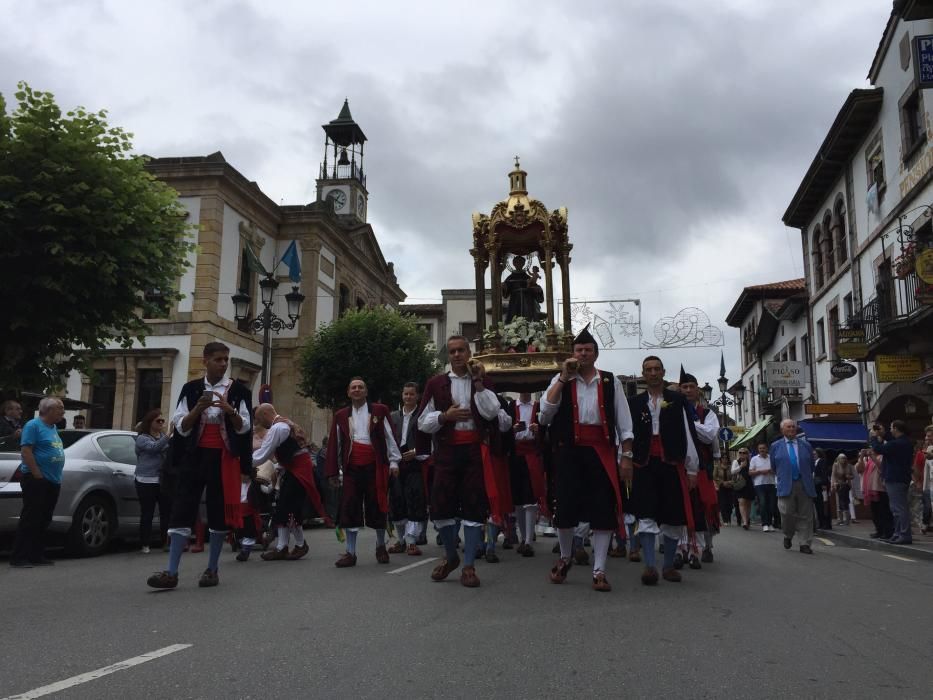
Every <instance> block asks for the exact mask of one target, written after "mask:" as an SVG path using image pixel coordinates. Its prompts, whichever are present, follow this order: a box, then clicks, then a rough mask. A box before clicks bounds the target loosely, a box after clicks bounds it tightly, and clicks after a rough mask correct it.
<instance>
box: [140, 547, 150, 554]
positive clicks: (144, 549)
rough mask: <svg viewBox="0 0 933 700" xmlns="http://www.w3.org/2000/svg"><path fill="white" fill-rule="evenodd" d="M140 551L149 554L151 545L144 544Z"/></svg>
mask: <svg viewBox="0 0 933 700" xmlns="http://www.w3.org/2000/svg"><path fill="white" fill-rule="evenodd" d="M139 551H140V552H142V553H143V554H149V547H148V546H147V545H143V547H142V549H140V550H139Z"/></svg>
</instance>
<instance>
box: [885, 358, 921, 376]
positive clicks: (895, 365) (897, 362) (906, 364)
mask: <svg viewBox="0 0 933 700" xmlns="http://www.w3.org/2000/svg"><path fill="white" fill-rule="evenodd" d="M922 372H923V361H922V360H921V359H920V358H919V357H917V356H916V355H878V356H877V357H876V358H875V375H876V376H877V378H878V381H879V382H912V381H914V380H915V379H916V378H917V377H919V376H920V374H921V373H922Z"/></svg>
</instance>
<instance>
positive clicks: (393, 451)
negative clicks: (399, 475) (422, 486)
mask: <svg viewBox="0 0 933 700" xmlns="http://www.w3.org/2000/svg"><path fill="white" fill-rule="evenodd" d="M348 423H349V426H350V440H351V441H352V442H359V443H362V444H364V445H372V444H373V443H372V440H371V439H370V437H369V404H365V403H364V404H363V405H362V406H360V407H359V408H357V407H356V406H351V407H350V420H349V421H348ZM382 429H383V432H384V433H385V436H386V458H387V459H388V460H389V469H398V463H399V462H401V461H402V453H401V452H400V451H399V449H398V443H397V442H395V434H394V433H393V432H392V424H391V423H389V419H388V418H383V419H382ZM337 439H338V441H339V440H340V431H337ZM337 448H338V454H339V449H340V444H339V442H338V444H337ZM350 449H351V450H352V449H353V448H352V447H351V448H350Z"/></svg>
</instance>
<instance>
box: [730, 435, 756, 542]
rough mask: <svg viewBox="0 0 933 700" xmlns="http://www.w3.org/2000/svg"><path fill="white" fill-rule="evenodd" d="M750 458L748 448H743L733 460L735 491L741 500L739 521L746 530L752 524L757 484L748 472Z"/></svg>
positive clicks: (732, 470)
mask: <svg viewBox="0 0 933 700" xmlns="http://www.w3.org/2000/svg"><path fill="white" fill-rule="evenodd" d="M748 467H749V459H748V450H746V449H741V450H739V452H738V455H737V456H736V458H735V461H733V462H732V469H731V470H730V471H731V472H732V486H733V491H735V497H736V498H737V499H738V500H739V515H740V516H741V519H742V521H741V522H740V523H739V524H740V525H741V526H742V527H743V528H745V529H746V530H747V529H748V526H749V525H750V524H751V509H752V501H753V500H754V498H755V486H754V484H752V477H751V476H750V475H749V473H748Z"/></svg>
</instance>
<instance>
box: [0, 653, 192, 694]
mask: <svg viewBox="0 0 933 700" xmlns="http://www.w3.org/2000/svg"><path fill="white" fill-rule="evenodd" d="M190 646H191V645H190V644H172V645H171V646H168V647H163V648H161V649H156V650H155V651H150V652H149V653H147V654H141V655H140V656H134V657H133V658H132V659H127V660H126V661H118V662H117V663H115V664H111V665H110V666H104V667H103V668H99V669H97V670H96V671H89V672H88V673H82V674H81V675H80V676H72V677H71V678H66V679H65V680H63V681H58V682H57V683H50V684H49V685H44V686H42V687H41V688H36V689H35V690H29V691H27V692H25V693H21V694H19V695H10V696H9V697H6V698H2V699H0V700H29V699H30V698H41V697H42V696H43V695H51V694H52V693H58V692H61V691H62V690H66V689H68V688H72V687H74V686H76V685H81V684H82V683H87V682H89V681H93V680H97V679H98V678H102V677H103V676H109V675H110V674H111V673H116V672H117V671H123V670H126V669H128V668H132V667H133V666H139V664H144V663H146V662H147V661H152V660H153V659H158V658H159V657H160V656H167V655H168V654H174V653H175V652H176V651H181V650H182V649H187V648H188V647H190Z"/></svg>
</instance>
